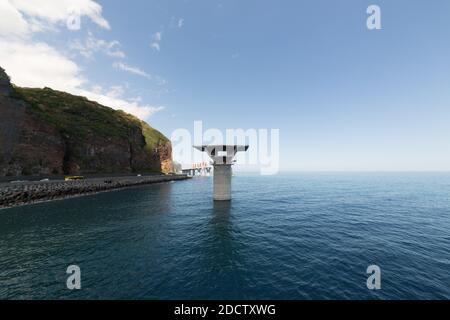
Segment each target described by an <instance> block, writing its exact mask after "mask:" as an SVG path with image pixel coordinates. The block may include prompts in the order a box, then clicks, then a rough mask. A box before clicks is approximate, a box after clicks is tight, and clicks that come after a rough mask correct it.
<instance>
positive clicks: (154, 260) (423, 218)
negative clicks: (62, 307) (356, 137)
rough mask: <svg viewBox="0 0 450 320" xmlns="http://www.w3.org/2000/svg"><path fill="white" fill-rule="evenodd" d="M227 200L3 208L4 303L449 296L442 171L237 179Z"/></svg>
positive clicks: (161, 194) (184, 197)
mask: <svg viewBox="0 0 450 320" xmlns="http://www.w3.org/2000/svg"><path fill="white" fill-rule="evenodd" d="M233 197H234V198H233V200H232V201H231V202H230V203H214V202H213V201H212V180H211V178H195V179H192V180H189V181H181V182H175V183H165V184H158V185H150V186H146V187H141V188H136V189H126V190H121V191H115V192H109V193H102V194H97V195H93V196H87V197H80V198H72V199H67V200H62V201H56V202H49V203H41V204H36V205H32V206H26V207H19V208H13V209H7V210H1V211H0V298H2V299H25V298H31V299H55V298H63V299H118V298H120V299H449V298H450V174H449V173H432V174H430V173H352V174H350V173H314V174H313V173H308V174H280V175H278V176H270V177H265V176H259V175H244V174H238V175H236V176H235V177H234V178H233ZM73 264H75V265H78V266H79V267H80V268H81V286H82V288H81V290H74V291H71V290H68V289H67V287H66V279H67V277H68V275H67V274H66V269H67V267H68V266H69V265H73ZM373 264H375V265H378V266H379V267H380V268H381V289H380V290H375V291H372V290H369V289H368V288H367V286H366V280H367V277H368V275H367V274H366V268H367V267H368V266H369V265H373Z"/></svg>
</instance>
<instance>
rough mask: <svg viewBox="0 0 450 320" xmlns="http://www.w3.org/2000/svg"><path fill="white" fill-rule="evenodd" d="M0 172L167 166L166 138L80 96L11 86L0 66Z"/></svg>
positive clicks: (140, 170)
mask: <svg viewBox="0 0 450 320" xmlns="http://www.w3.org/2000/svg"><path fill="white" fill-rule="evenodd" d="M0 115H1V116H0V176H18V175H51V174H89V173H145V172H157V171H162V172H168V171H171V170H172V148H171V144H170V141H169V140H168V139H167V138H165V137H164V136H163V135H162V134H161V133H159V132H158V131H156V130H155V129H153V128H151V127H150V126H149V125H148V124H147V123H145V122H142V121H140V120H139V119H137V118H135V117H133V116H131V115H129V114H126V113H124V112H122V111H116V110H113V109H111V108H108V107H105V106H102V105H100V104H98V103H95V102H92V101H89V100H87V99H86V98H83V97H77V96H73V95H70V94H67V93H64V92H59V91H54V90H51V89H48V88H45V89H27V88H17V87H12V86H11V83H10V81H9V78H8V76H7V75H6V74H5V72H4V70H3V69H1V68H0Z"/></svg>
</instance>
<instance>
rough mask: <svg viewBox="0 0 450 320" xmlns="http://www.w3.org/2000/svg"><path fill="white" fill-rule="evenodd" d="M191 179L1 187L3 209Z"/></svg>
mask: <svg viewBox="0 0 450 320" xmlns="http://www.w3.org/2000/svg"><path fill="white" fill-rule="evenodd" d="M185 179H189V177H188V176H186V175H156V176H143V177H114V178H94V179H86V180H77V181H63V180H57V181H39V182H17V183H2V184H0V209H1V208H9V207H14V206H19V205H25V204H32V203H36V202H43V201H50V200H57V199H63V198H66V197H71V196H78V195H88V194H93V193H98V192H102V191H108V190H115V189H121V188H126V187H134V186H141V185H147V184H153V183H160V182H169V181H176V180H185Z"/></svg>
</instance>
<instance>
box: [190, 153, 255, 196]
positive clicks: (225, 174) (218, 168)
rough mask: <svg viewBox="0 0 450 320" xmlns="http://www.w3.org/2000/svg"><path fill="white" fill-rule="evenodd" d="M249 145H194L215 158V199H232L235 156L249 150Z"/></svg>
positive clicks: (213, 162)
mask: <svg viewBox="0 0 450 320" xmlns="http://www.w3.org/2000/svg"><path fill="white" fill-rule="evenodd" d="M248 147H249V146H248V145H203V146H194V148H195V149H197V150H199V151H202V152H206V153H207V154H208V156H209V157H210V158H211V159H212V160H213V161H212V165H213V167H214V178H213V183H214V196H213V198H214V200H216V201H229V200H231V176H232V175H233V171H232V169H231V166H232V165H233V164H234V162H235V161H234V160H233V159H234V157H235V156H236V153H238V152H240V151H243V152H245V151H247V150H248Z"/></svg>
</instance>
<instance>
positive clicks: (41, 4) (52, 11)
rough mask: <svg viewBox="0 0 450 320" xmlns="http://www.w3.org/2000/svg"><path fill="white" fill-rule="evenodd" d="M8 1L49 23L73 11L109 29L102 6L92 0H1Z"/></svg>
mask: <svg viewBox="0 0 450 320" xmlns="http://www.w3.org/2000/svg"><path fill="white" fill-rule="evenodd" d="M2 1H7V2H10V3H11V4H12V5H13V6H14V7H15V8H16V9H17V10H19V11H20V12H22V13H24V14H25V15H27V16H29V17H33V18H36V19H41V20H43V21H46V22H48V23H51V24H56V23H65V22H66V21H67V19H68V18H69V17H70V15H71V13H72V12H73V11H76V12H78V13H79V14H80V15H81V16H87V17H89V18H90V19H91V20H92V21H93V22H94V23H96V24H97V25H99V26H100V27H102V28H105V29H110V26H109V23H108V21H107V20H106V19H105V18H103V16H102V6H101V5H99V4H98V3H97V2H95V1H93V0H2Z"/></svg>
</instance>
